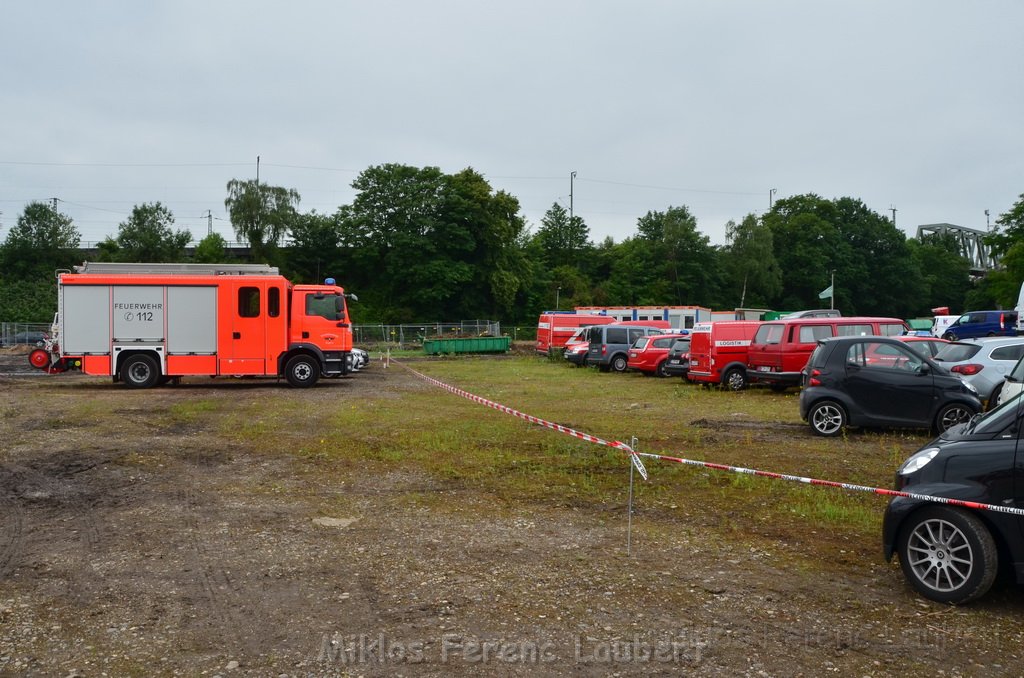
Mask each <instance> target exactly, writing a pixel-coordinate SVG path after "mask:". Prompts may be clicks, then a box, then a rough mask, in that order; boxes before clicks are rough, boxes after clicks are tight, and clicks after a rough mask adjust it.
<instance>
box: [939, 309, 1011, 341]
mask: <svg viewBox="0 0 1024 678" xmlns="http://www.w3.org/2000/svg"><path fill="white" fill-rule="evenodd" d="M1016 334H1017V312H1016V311H971V312H970V313H964V314H963V315H962V316H960V317H959V318H957V319H956V320H954V321H953V323H952V324H951V325H949V326H948V327H947V328H946V330H945V331H944V332H943V333H942V338H943V339H949V340H950V341H957V340H959V339H977V338H979V337H995V336H998V335H1002V336H1015V335H1016Z"/></svg>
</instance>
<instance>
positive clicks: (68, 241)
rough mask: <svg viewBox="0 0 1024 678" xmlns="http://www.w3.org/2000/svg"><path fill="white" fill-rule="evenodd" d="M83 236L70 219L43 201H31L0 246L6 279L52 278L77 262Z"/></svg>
mask: <svg viewBox="0 0 1024 678" xmlns="http://www.w3.org/2000/svg"><path fill="white" fill-rule="evenodd" d="M80 241H81V235H80V234H79V232H78V229H77V228H75V226H74V223H73V222H72V220H71V217H69V216H67V215H65V214H62V213H60V212H58V211H57V209H56V207H54V206H52V205H50V204H49V203H44V202H31V203H29V204H28V205H26V206H25V210H24V211H23V212H22V214H21V215H20V216H19V217H18V221H17V223H15V225H14V226H13V227H12V228H11V230H10V231H9V232H8V233H7V237H6V238H5V239H4V243H3V245H0V262H2V268H0V271H2V273H3V277H4V279H5V280H8V281H10V280H36V279H39V278H53V277H54V272H55V271H56V270H57V269H62V268H63V269H68V268H71V266H73V265H74V264H76V263H80V261H79V260H78V258H79V256H80V255H79V252H78V244H79V242H80Z"/></svg>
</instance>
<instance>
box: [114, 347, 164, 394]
mask: <svg viewBox="0 0 1024 678" xmlns="http://www.w3.org/2000/svg"><path fill="white" fill-rule="evenodd" d="M159 380H160V368H159V366H158V365H157V364H156V360H154V359H153V358H152V357H151V356H148V355H132V356H128V357H127V358H125V361H124V363H122V364H121V381H123V382H124V385H125V386H127V387H128V388H152V387H153V386H155V385H156V383H157V381H159Z"/></svg>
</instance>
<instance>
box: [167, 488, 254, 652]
mask: <svg viewBox="0 0 1024 678" xmlns="http://www.w3.org/2000/svg"><path fill="white" fill-rule="evenodd" d="M177 499H178V501H179V503H180V505H181V507H182V509H183V523H184V525H185V530H186V532H187V535H186V536H187V540H188V547H189V557H188V559H187V563H186V567H187V570H186V571H187V573H188V574H190V575H191V576H192V577H193V585H194V588H196V589H197V590H198V591H199V598H201V599H202V600H204V601H205V602H206V608H207V610H208V612H209V613H210V616H209V617H208V618H207V619H205V620H204V619H199V620H198V621H200V623H203V622H206V624H205V625H206V626H208V627H212V629H213V631H214V633H215V634H216V635H217V636H218V638H219V640H220V647H221V648H223V649H224V650H225V651H226V652H228V653H232V652H238V651H241V650H244V651H245V652H247V653H256V652H258V651H259V648H258V647H257V646H256V643H255V640H254V639H253V638H248V637H246V636H245V635H244V634H242V633H241V629H242V628H243V627H244V624H243V619H242V618H241V616H240V614H239V611H238V610H237V609H236V607H235V605H234V602H235V600H233V598H234V599H237V598H238V597H239V596H240V594H241V590H240V588H239V587H238V585H237V584H236V583H235V582H234V580H233V579H232V578H231V576H230V575H229V574H228V573H227V571H226V570H224V569H223V568H221V567H217V566H216V565H214V564H213V557H212V555H211V554H210V552H209V549H208V548H207V543H206V541H205V540H204V538H203V532H202V529H201V527H200V525H199V516H198V500H197V495H196V491H195V489H194V488H193V487H188V488H186V489H184V490H182V491H181V492H179V493H178V497H177Z"/></svg>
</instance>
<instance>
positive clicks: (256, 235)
mask: <svg viewBox="0 0 1024 678" xmlns="http://www.w3.org/2000/svg"><path fill="white" fill-rule="evenodd" d="M227 191H228V197H227V198H225V199H224V207H225V208H226V209H227V211H228V215H229V216H230V218H231V225H232V227H234V229H235V236H236V237H237V238H238V239H239V240H242V241H244V242H247V243H248V244H249V248H250V250H251V252H252V260H253V261H255V262H258V263H273V262H274V260H275V259H276V257H277V248H278V245H279V243H280V241H281V239H282V238H283V237H284V236H285V235H286V234H287V233H288V229H289V228H290V227H291V225H292V222H293V221H294V219H295V216H296V214H297V212H296V207H298V204H299V200H300V197H299V193H298V191H296V190H295V189H291V188H282V187H280V186H270V185H268V184H265V183H262V182H257V181H256V180H255V179H248V180H245V181H242V180H239V179H232V180H231V181H229V182H228V185H227Z"/></svg>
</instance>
